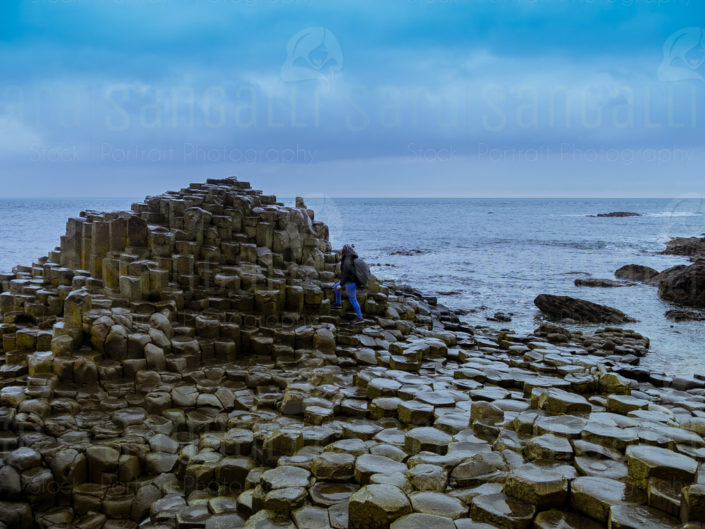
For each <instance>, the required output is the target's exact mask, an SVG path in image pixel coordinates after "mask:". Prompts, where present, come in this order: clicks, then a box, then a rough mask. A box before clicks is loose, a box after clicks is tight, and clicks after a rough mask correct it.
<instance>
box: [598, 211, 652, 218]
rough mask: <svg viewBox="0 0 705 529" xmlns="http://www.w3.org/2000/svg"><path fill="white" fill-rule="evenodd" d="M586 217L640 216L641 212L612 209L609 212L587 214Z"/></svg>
mask: <svg viewBox="0 0 705 529" xmlns="http://www.w3.org/2000/svg"><path fill="white" fill-rule="evenodd" d="M588 217H641V213H634V212H633V211H612V212H610V213H598V214H597V215H588Z"/></svg>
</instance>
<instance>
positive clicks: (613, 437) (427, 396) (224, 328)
mask: <svg viewBox="0 0 705 529" xmlns="http://www.w3.org/2000/svg"><path fill="white" fill-rule="evenodd" d="M113 221H115V223H114V224H113ZM106 224H107V227H106ZM337 258H338V256H337V255H336V253H335V252H334V251H333V250H332V249H331V248H330V243H329V242H328V237H327V228H326V227H325V225H323V224H321V223H318V222H317V221H315V220H314V215H313V212H311V211H309V210H307V209H306V207H305V205H304V204H303V201H300V200H297V204H296V207H294V208H288V207H284V206H283V205H282V204H280V203H278V202H277V201H276V198H275V197H270V196H266V195H263V194H262V193H261V192H259V191H256V190H252V189H250V187H249V185H247V184H246V183H244V182H239V181H237V180H235V179H224V180H210V181H208V182H206V183H203V184H193V185H191V186H190V187H188V188H186V189H183V190H181V191H179V192H170V193H167V194H165V195H161V196H159V197H151V198H148V199H147V200H146V201H145V202H144V203H140V204H136V205H135V206H134V207H133V209H132V211H131V212H122V213H115V214H112V213H97V212H87V213H86V214H85V215H84V216H82V217H81V218H80V219H73V220H71V221H70V222H69V229H68V230H67V234H66V235H65V236H64V237H63V238H62V244H61V248H59V249H57V250H56V251H55V252H52V253H51V254H50V255H49V256H48V257H47V258H43V259H40V260H38V261H37V262H36V263H34V264H33V266H31V267H18V268H16V269H15V270H14V271H13V273H12V274H7V275H4V276H2V277H0V288H1V289H2V292H1V293H0V314H1V315H2V323H0V345H1V350H0V353H1V356H0V358H1V359H2V362H0V528H4V527H8V528H15V527H17V528H21V529H30V528H34V527H41V528H44V527H47V528H48V527H64V528H72V527H76V528H84V529H92V528H103V529H115V528H121V529H136V528H137V527H138V526H139V527H140V528H144V529H157V528H172V529H174V528H176V529H186V528H191V529H201V528H217V527H232V528H239V527H244V528H254V527H257V528H261V529H268V528H283V527H286V528H297V529H303V528H306V529H308V528H313V527H320V528H336V529H344V528H352V529H363V528H365V529H366V528H369V527H381V528H390V527H391V528H393V529H405V528H410V529H411V528H416V527H428V528H431V527H433V528H436V527H437V528H441V529H443V528H448V529H454V528H458V529H461V528H468V527H486V526H487V527H489V526H492V527H529V526H531V525H532V524H533V526H535V527H582V528H592V527H604V526H606V525H611V526H612V527H650V526H653V527H671V526H677V525H676V524H677V520H676V516H677V514H678V513H679V512H680V515H681V517H682V518H683V519H684V520H687V521H689V522H692V523H697V522H701V521H704V520H705V514H704V510H703V509H702V505H703V498H704V497H705V493H703V487H702V486H701V485H700V484H698V483H697V477H696V475H697V473H696V471H695V469H697V467H698V464H697V463H696V461H699V460H700V459H701V458H702V454H701V451H702V448H703V447H705V440H704V439H703V437H702V435H703V434H705V423H704V421H703V419H702V418H701V417H700V415H701V410H702V394H703V391H705V381H704V380H703V379H701V378H698V377H692V378H672V377H668V376H666V375H663V374H659V373H649V372H648V371H645V370H643V369H642V368H640V367H639V366H638V365H636V364H637V357H638V356H642V355H643V354H644V353H645V352H646V350H647V349H648V346H649V344H648V339H646V338H644V337H643V336H640V335H638V334H637V333H635V332H633V331H629V330H626V329H620V328H611V327H608V328H605V329H600V330H597V331H595V332H594V333H582V332H571V331H569V330H567V329H563V328H561V327H558V326H557V325H552V324H544V325H542V326H541V327H540V328H539V329H537V330H536V331H535V332H533V333H531V334H514V333H510V332H508V331H495V330H492V329H489V328H486V327H470V326H468V325H466V324H463V323H462V322H459V321H458V319H457V317H455V316H454V315H453V314H451V313H450V311H448V310H447V309H445V308H443V307H442V306H440V305H435V306H434V305H432V304H430V303H428V302H427V301H426V300H425V299H424V298H423V296H422V295H421V294H420V293H418V292H416V291H414V290H413V289H410V288H406V287H401V286H400V287H399V288H397V287H395V286H394V285H392V284H388V283H383V284H381V283H379V282H376V281H374V282H373V283H372V284H371V285H370V288H369V289H368V290H367V291H366V292H361V293H360V300H361V302H362V304H363V306H364V310H365V316H366V319H367V321H366V323H365V325H360V326H356V325H352V324H349V323H348V320H347V318H346V314H345V313H343V314H338V313H335V314H331V313H330V312H329V304H330V301H331V300H332V297H333V291H332V286H333V281H334V279H335V276H336V273H337V265H336V261H337ZM84 265H85V267H84ZM74 267H76V268H74ZM657 388H658V389H657ZM689 390H692V392H688V391H689ZM670 478H673V479H670ZM635 524H636V525H635Z"/></svg>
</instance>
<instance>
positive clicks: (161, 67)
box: [0, 0, 705, 190]
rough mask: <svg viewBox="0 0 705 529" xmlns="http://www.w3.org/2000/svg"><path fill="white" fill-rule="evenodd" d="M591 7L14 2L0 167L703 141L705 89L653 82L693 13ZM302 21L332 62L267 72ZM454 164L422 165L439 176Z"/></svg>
mask: <svg viewBox="0 0 705 529" xmlns="http://www.w3.org/2000/svg"><path fill="white" fill-rule="evenodd" d="M605 2H607V4H609V5H610V6H611V7H612V8H613V9H611V10H609V12H606V11H605V10H604V9H603V8H604V7H605V5H607V4H606V3H605ZM605 2H600V1H597V0H596V1H594V2H580V3H575V2H570V3H568V2H562V1H560V0H555V1H549V0H536V1H535V2H518V1H514V0H507V1H506V2H487V3H475V2H473V3H465V2H453V1H447V2H436V1H434V2H432V1H431V0H416V1H413V2H398V3H394V2H390V3H389V4H388V5H386V7H385V9H380V8H379V7H377V6H375V5H374V4H372V3H364V2H363V3H360V2H348V1H347V0H346V1H344V2H340V3H336V6H335V9H333V7H332V6H329V5H327V4H323V3H322V2H318V1H316V0H310V1H308V0H306V1H303V2H302V1H298V2H287V1H286V0H280V1H278V2H275V1H274V0H267V1H263V2H257V3H256V4H255V3H254V2H249V1H247V0H241V1H235V0H209V1H208V2H195V1H193V0H95V1H90V2H89V1H88V0H66V1H65V2H54V1H51V0H37V1H36V2H30V3H22V5H21V8H17V9H15V10H13V11H12V12H11V13H10V15H11V16H8V17H7V19H6V21H5V22H4V26H3V27H7V26H8V25H9V26H10V28H7V31H5V32H4V33H3V37H2V40H0V66H2V68H3V72H4V74H5V76H4V77H5V84H4V85H0V120H4V121H0V123H4V124H6V127H5V128H6V130H7V132H5V134H4V136H7V138H3V142H4V143H5V145H4V146H3V147H2V148H0V175H2V174H4V175H7V174H9V172H10V170H13V171H14V170H18V168H22V170H23V171H26V172H30V173H33V174H42V173H46V172H47V170H48V169H50V168H56V167H59V166H61V167H66V168H69V167H70V168H72V170H73V171H74V174H75V175H78V174H83V173H84V172H85V174H88V173H89V172H94V171H105V172H106V173H107V172H110V174H119V172H120V171H122V172H124V174H126V175H127V174H128V173H129V174H137V173H140V174H147V173H149V174H153V172H154V171H156V169H157V168H159V167H161V168H163V170H168V171H175V170H176V168H179V170H182V169H183V170H184V171H185V170H188V169H192V170H196V169H198V170H199V171H202V170H203V168H204V167H212V168H219V169H222V168H223V167H227V166H228V165H229V164H232V165H242V166H243V167H245V168H248V169H253V166H257V169H256V170H257V171H258V172H259V171H260V169H259V165H258V164H261V165H262V169H261V171H262V172H263V173H266V174H271V173H272V172H273V171H275V170H278V169H276V168H280V167H286V168H287V169H286V171H289V170H291V171H295V172H296V173H297V174H300V172H301V171H307V170H310V169H311V167H313V166H317V165H322V164H337V163H341V164H353V162H355V161H356V160H366V161H368V162H366V163H367V164H368V165H365V170H370V171H374V167H375V166H377V167H380V162H379V161H380V160H389V161H391V162H393V163H395V164H397V169H396V170H397V171H404V172H406V173H414V174H417V171H412V170H410V169H409V167H408V166H407V164H406V161H408V160H411V161H414V160H415V161H416V162H417V163H419V162H422V161H423V158H424V156H425V154H424V153H434V152H435V153H443V152H451V151H452V152H453V153H454V155H453V156H454V160H456V161H459V160H462V161H463V162H464V163H467V164H472V163H478V161H477V159H476V156H477V153H478V152H479V150H480V148H481V146H488V147H487V148H488V149H499V150H500V151H502V152H511V151H512V149H538V150H540V149H546V150H547V151H548V152H551V153H553V152H561V148H562V147H563V146H564V145H569V146H572V147H573V149H574V150H577V151H579V152H592V151H593V150H594V151H596V152H597V151H599V152H608V151H609V150H610V149H632V150H634V149H639V148H650V149H669V148H673V149H684V150H691V149H696V150H697V149H698V148H700V147H702V146H703V145H702V138H703V137H705V134H704V132H705V131H704V130H703V128H704V127H705V125H704V124H703V123H705V122H704V121H703V119H702V112H703V110H702V109H703V108H705V86H702V85H696V84H695V83H688V82H681V83H666V82H663V81H661V80H659V79H658V78H657V68H658V65H659V63H660V60H661V55H662V46H663V42H664V39H665V38H666V37H667V35H668V34H670V33H671V32H672V31H673V28H672V27H671V26H676V29H677V27H680V26H678V25H679V24H681V23H683V21H684V20H686V19H687V18H688V17H689V16H692V13H693V10H696V11H698V10H701V9H702V8H701V7H700V6H699V5H697V6H690V7H686V6H685V5H684V4H683V3H682V2H679V1H678V0H673V2H671V3H670V4H669V5H668V6H667V7H666V6H664V7H660V6H659V5H657V4H656V3H655V2H649V1H648V0H643V1H637V0H622V1H614V0H612V1H609V2H608V0H605ZM627 2H629V4H630V5H627ZM568 4H570V5H568ZM336 9H337V10H338V11H340V10H342V11H343V13H344V16H342V17H341V16H340V13H339V12H336ZM606 13H608V14H606ZM8 21H9V22H8ZM309 27H321V28H324V30H325V31H323V34H326V35H332V36H334V37H335V40H336V42H338V43H339V45H340V50H339V53H338V52H337V53H338V54H339V55H340V57H337V59H336V64H339V65H340V66H341V68H337V69H336V71H335V72H333V73H334V75H324V76H320V75H318V76H316V75H311V76H306V75H304V76H301V75H299V76H298V77H296V78H295V79H294V78H290V77H287V76H286V75H284V76H282V67H283V66H285V65H286V60H287V44H289V43H290V41H291V39H292V37H294V36H295V35H297V34H298V33H299V32H301V31H302V30H304V29H306V28H309ZM614 27H618V28H621V30H620V31H619V32H615V31H612V28H614ZM360 28H363V30H364V31H361V29H360ZM310 48H311V49H310V50H309V49H308V48H307V52H306V53H309V52H310V53H314V52H316V53H318V52H320V51H321V50H319V49H318V48H317V47H315V46H312V47H310ZM316 60H317V59H316ZM302 64H304V65H305V64H306V61H304V62H303V63H302ZM310 64H318V63H317V62H315V61H314V62H311V63H310ZM12 127H14V128H12ZM35 145H38V146H40V147H38V150H39V152H40V153H43V154H39V155H37V148H35V149H34V150H33V147H32V146H35ZM28 146H29V148H28ZM32 154H34V156H32ZM510 158H511V157H510ZM370 160H375V161H376V162H375V163H372V162H369V161H370ZM405 160H406V161H405ZM437 161H438V160H437ZM503 162H506V164H508V165H506V168H507V170H510V169H509V167H511V166H512V165H511V164H512V163H513V164H515V166H514V169H512V170H516V169H517V168H520V169H521V170H524V169H525V168H526V167H532V168H537V167H538V165H528V166H526V165H525V163H526V160H525V159H523V160H522V159H521V157H519V159H504V160H503ZM510 162H511V163H510ZM575 163H576V164H578V163H580V162H579V160H578V161H576V162H575ZM683 163H684V164H685V166H687V163H688V162H687V161H684V162H683ZM450 165H451V164H446V165H443V164H441V165H440V166H437V167H441V168H445V169H446V170H447V174H444V176H443V178H445V179H447V182H448V183H449V184H454V183H457V179H458V178H461V177H460V176H459V173H458V170H455V169H454V170H453V171H451V170H449V169H448V168H449V167H450ZM328 167H335V169H336V170H339V169H340V167H339V166H337V165H328ZM351 167H352V165H351ZM385 167H387V169H385V174H384V175H383V176H384V177H385V178H389V173H390V172H391V171H392V170H391V169H389V167H390V166H388V165H386V164H385ZM611 167H613V168H615V167H617V166H615V165H612V166H611ZM434 170H435V168H434ZM549 173H550V174H555V173H553V172H550V171H549ZM573 173H574V174H577V171H574V172H573ZM67 174H68V173H67ZM199 174H202V172H201V173H199ZM258 174H259V173H258ZM0 178H3V176H0ZM418 178H421V176H418ZM75 179H76V180H78V176H76V177H75ZM541 181H542V182H543V181H544V180H541ZM562 182H563V181H562ZM606 184H609V182H606ZM418 185H419V186H421V182H420V181H419V182H418ZM610 185H611V184H610ZM451 187H452V185H451ZM75 189H77V190H79V189H80V188H79V186H78V185H76V186H75ZM419 189H421V187H419ZM576 189H578V187H576Z"/></svg>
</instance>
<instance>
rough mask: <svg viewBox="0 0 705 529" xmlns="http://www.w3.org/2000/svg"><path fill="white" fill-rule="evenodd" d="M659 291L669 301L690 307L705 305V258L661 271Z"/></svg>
mask: <svg viewBox="0 0 705 529" xmlns="http://www.w3.org/2000/svg"><path fill="white" fill-rule="evenodd" d="M658 292H659V295H660V296H661V297H662V298H663V299H665V300H667V301H672V302H674V303H680V304H681V305H688V306H690V307H705V259H699V260H697V261H695V262H694V263H693V264H692V265H690V266H678V267H674V268H671V269H669V270H666V271H664V272H663V273H661V274H660V276H659V284H658Z"/></svg>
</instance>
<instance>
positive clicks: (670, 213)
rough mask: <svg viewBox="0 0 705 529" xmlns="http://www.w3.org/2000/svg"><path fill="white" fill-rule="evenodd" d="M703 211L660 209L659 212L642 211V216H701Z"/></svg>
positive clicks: (703, 213) (704, 213)
mask: <svg viewBox="0 0 705 529" xmlns="http://www.w3.org/2000/svg"><path fill="white" fill-rule="evenodd" d="M703 215H705V212H703V211H662V212H660V213H644V215H643V216H644V217H659V218H662V217H666V218H668V217H702V216H703Z"/></svg>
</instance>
